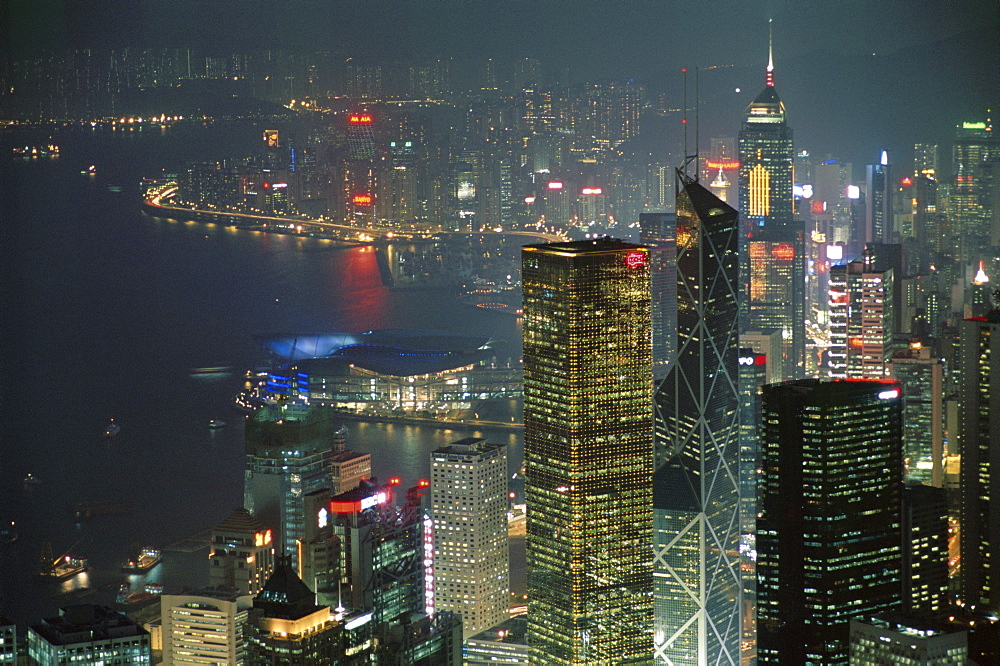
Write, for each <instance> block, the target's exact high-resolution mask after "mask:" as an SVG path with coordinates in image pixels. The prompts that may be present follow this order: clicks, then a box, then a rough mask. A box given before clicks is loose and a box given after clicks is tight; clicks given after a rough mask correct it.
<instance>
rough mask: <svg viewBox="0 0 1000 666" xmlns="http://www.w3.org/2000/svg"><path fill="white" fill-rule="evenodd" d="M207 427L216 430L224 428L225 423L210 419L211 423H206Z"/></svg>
mask: <svg viewBox="0 0 1000 666" xmlns="http://www.w3.org/2000/svg"><path fill="white" fill-rule="evenodd" d="M208 427H209V428H212V429H213V430H214V429H216V428H225V427H226V422H225V421H220V420H219V419H212V420H211V421H209V422H208Z"/></svg>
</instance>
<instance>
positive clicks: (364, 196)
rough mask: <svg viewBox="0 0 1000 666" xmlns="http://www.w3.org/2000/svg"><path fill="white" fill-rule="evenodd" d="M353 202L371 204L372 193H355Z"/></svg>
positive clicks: (360, 204)
mask: <svg viewBox="0 0 1000 666" xmlns="http://www.w3.org/2000/svg"><path fill="white" fill-rule="evenodd" d="M351 203H353V204H354V205H355V206H371V205H372V195H370V194H368V193H366V192H362V193H360V194H355V195H354V196H353V197H351Z"/></svg>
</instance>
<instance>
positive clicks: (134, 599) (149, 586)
mask: <svg viewBox="0 0 1000 666" xmlns="http://www.w3.org/2000/svg"><path fill="white" fill-rule="evenodd" d="M129 589H130V588H129V584H128V583H122V584H121V587H119V588H118V597H117V598H115V602H116V603H119V604H137V603H140V602H142V601H149V600H150V599H155V598H156V597H158V596H160V595H161V594H163V586H162V585H160V584H159V583H146V585H145V587H143V588H142V589H141V590H136V591H135V592H129Z"/></svg>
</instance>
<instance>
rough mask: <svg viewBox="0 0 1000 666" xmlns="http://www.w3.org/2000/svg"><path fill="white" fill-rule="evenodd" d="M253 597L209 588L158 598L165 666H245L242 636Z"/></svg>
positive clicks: (228, 590) (229, 590) (244, 647)
mask: <svg viewBox="0 0 1000 666" xmlns="http://www.w3.org/2000/svg"><path fill="white" fill-rule="evenodd" d="M252 605H253V597H252V596H250V595H249V594H241V593H239V592H236V591H235V590H232V589H226V588H210V589H205V590H197V591H188V592H184V593H180V594H164V595H163V596H162V597H160V621H161V626H162V628H163V663H164V666H174V665H175V664H211V663H220V662H226V663H230V664H244V663H246V645H245V644H244V641H243V636H244V633H245V631H246V623H247V616H248V611H249V609H250V607H251V606H252Z"/></svg>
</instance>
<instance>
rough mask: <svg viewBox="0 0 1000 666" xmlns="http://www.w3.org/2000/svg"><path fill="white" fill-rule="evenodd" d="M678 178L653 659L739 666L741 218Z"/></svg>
mask: <svg viewBox="0 0 1000 666" xmlns="http://www.w3.org/2000/svg"><path fill="white" fill-rule="evenodd" d="M678 178H679V183H678V190H679V192H680V194H678V196H677V341H678V351H677V358H676V360H675V362H674V365H673V366H672V368H671V371H670V373H669V374H668V375H667V378H666V379H665V380H663V381H662V382H660V383H659V385H658V386H657V388H656V392H655V398H654V401H655V410H656V419H655V421H654V423H655V445H656V458H657V461H656V462H657V465H658V466H659V469H658V470H657V472H656V475H655V479H654V488H655V491H654V492H655V497H656V503H655V505H654V512H655V530H656V540H655V541H654V544H653V557H654V567H655V568H654V576H655V591H654V595H655V600H656V601H655V603H656V624H655V626H654V641H655V643H656V654H655V659H656V663H666V664H670V663H674V664H688V663H694V664H699V663H701V664H705V663H712V664H727V665H728V664H739V663H740V627H741V613H740V611H741V599H740V598H741V583H740V557H739V541H740V520H739V513H740V509H739V505H740V501H739V497H740V491H739V473H738V470H739V465H740V441H739V436H740V432H739V409H740V398H739V371H738V370H737V368H738V366H739V342H738V340H737V330H736V327H737V314H738V309H739V307H738V303H737V296H736V294H737V283H736V277H737V268H738V267H737V256H736V255H737V236H738V225H739V221H738V217H739V216H738V214H737V212H736V211H735V210H734V209H733V208H731V207H730V206H728V205H726V204H725V203H723V202H721V201H719V199H718V197H716V196H715V195H713V194H712V193H711V192H709V191H708V190H706V189H705V188H704V187H702V186H701V185H700V184H698V183H697V182H695V181H693V180H691V179H690V178H688V177H687V176H685V175H682V174H678Z"/></svg>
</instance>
